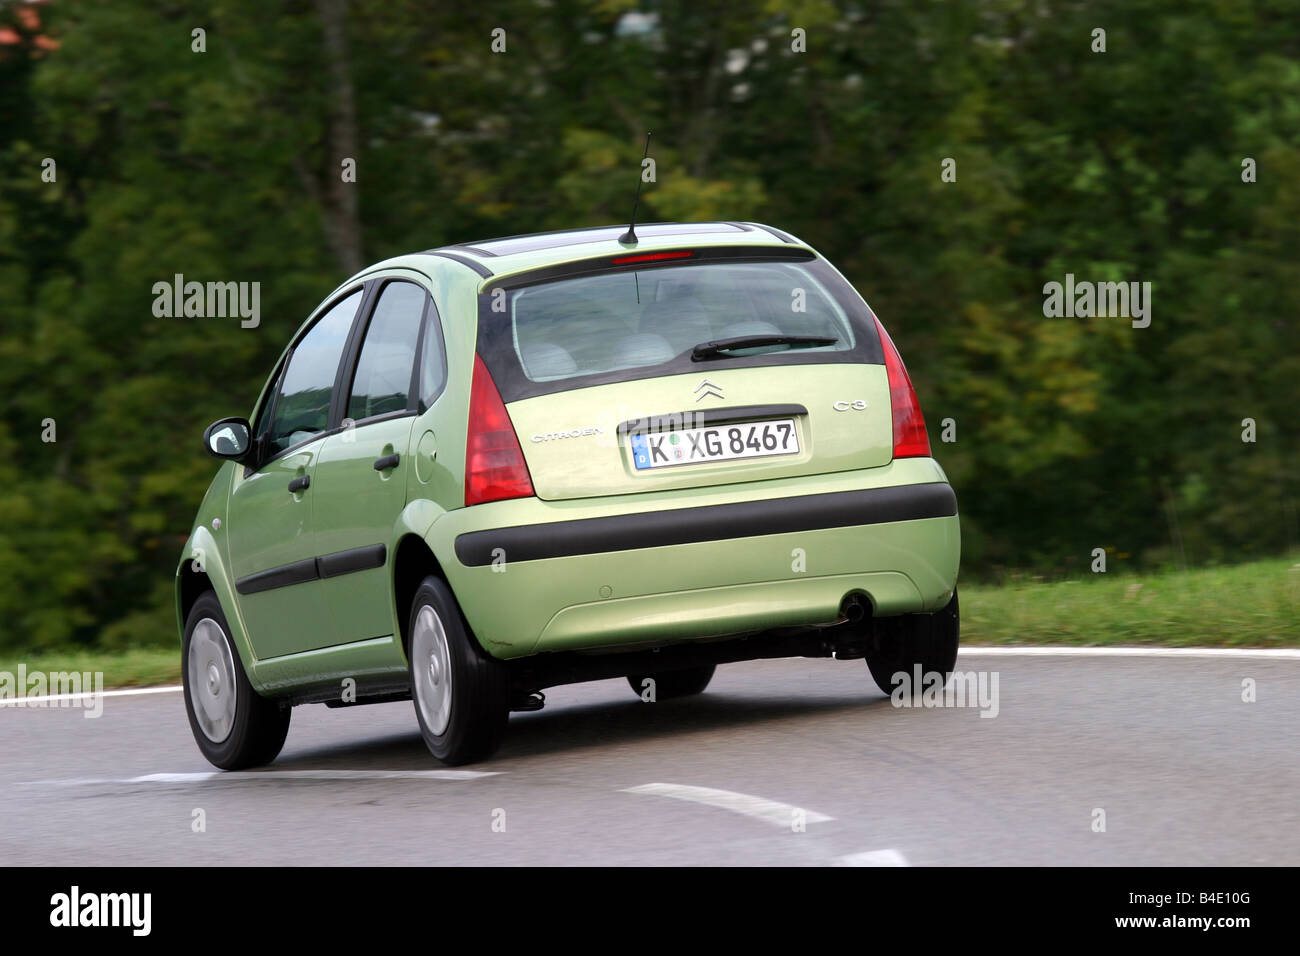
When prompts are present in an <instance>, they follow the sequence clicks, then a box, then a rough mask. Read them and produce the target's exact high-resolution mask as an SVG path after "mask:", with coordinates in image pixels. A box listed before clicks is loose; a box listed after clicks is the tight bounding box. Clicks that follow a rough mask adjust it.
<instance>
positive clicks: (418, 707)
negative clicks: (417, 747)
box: [408, 576, 510, 766]
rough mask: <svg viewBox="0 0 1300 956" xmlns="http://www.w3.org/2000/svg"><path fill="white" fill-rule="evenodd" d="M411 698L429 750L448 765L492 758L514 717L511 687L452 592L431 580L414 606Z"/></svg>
mask: <svg viewBox="0 0 1300 956" xmlns="http://www.w3.org/2000/svg"><path fill="white" fill-rule="evenodd" d="M409 633H410V635H411V645H410V653H409V655H408V656H409V658H410V662H411V696H412V698H413V699H414V701H415V716H416V719H418V720H419V722H420V733H421V735H423V737H424V742H425V744H426V745H427V746H428V748H429V751H430V752H431V753H432V754H433V755H434V756H435V757H437V758H438V759H439V760H441V761H442V762H443V763H445V764H449V765H451V766H455V765H457V764H464V763H472V762H473V761H475V760H482V759H483V758H484V757H488V756H490V755H491V754H492V752H493V751H494V750H496V749H497V747H498V746H499V745H500V743H501V738H502V737H503V736H504V735H505V730H506V722H507V721H508V720H509V718H510V682H509V680H508V678H507V675H506V673H505V668H504V667H503V666H502V665H501V662H500V661H497V660H494V659H493V658H491V657H489V656H488V654H487V653H486V652H485V651H484V650H483V649H482V648H481V647H479V646H478V641H476V640H475V639H474V637H473V636H472V635H471V634H470V632H469V626H468V625H467V624H466V623H465V619H464V617H462V616H461V613H460V605H458V604H457V603H456V598H455V596H453V595H452V593H451V589H450V588H448V587H447V585H446V583H445V582H443V581H442V580H441V579H439V578H436V577H433V576H430V577H427V578H425V579H424V580H423V581H422V582H421V583H420V588H419V590H417V591H416V592H415V600H414V601H412V602H411V625H410V631H409Z"/></svg>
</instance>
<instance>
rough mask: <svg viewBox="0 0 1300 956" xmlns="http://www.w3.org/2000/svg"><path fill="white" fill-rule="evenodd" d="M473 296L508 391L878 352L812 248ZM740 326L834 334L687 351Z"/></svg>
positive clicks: (867, 320) (862, 315)
mask: <svg viewBox="0 0 1300 956" xmlns="http://www.w3.org/2000/svg"><path fill="white" fill-rule="evenodd" d="M481 298H482V300H483V301H482V303H481V306H480V318H479V342H480V347H479V351H480V353H481V354H483V356H484V360H485V361H487V362H488V367H489V370H490V371H491V372H492V376H493V379H494V380H496V382H497V385H498V387H499V388H501V389H502V394H503V397H504V398H505V399H506V401H512V400H516V399H519V398H524V397H530V396H532V395H540V394H547V393H549V392H553V391H559V390H564V389H570V388H582V387H585V386H588V385H596V384H604V383H607V382H616V381H626V380H631V379H637V378H648V377H653V376H660V375H673V374H678V373H682V372H690V371H698V370H700V369H702V368H707V367H714V366H717V367H724V368H734V367H738V366H740V367H743V366H752V365H783V364H808V363H818V362H844V361H856V362H872V363H877V364H878V363H879V362H880V361H881V358H880V343H879V340H878V338H877V336H876V332H875V327H874V323H873V322H872V320H871V314H870V312H869V310H868V309H867V307H866V303H864V302H863V301H862V299H861V297H860V296H858V295H857V294H856V293H855V292H854V291H853V289H852V288H851V287H850V286H849V285H848V284H847V283H846V282H845V281H844V280H843V279H842V278H841V277H840V276H839V275H838V273H836V272H835V271H834V270H833V269H831V268H830V267H829V266H828V265H827V264H826V263H825V262H824V261H822V260H818V259H810V260H807V261H699V262H690V263H683V264H675V263H674V264H668V265H661V264H650V265H647V266H646V267H644V268H633V269H629V268H621V269H620V268H613V269H609V270H606V271H599V272H595V273H590V272H589V273H586V274H581V275H576V276H574V277H572V278H558V279H554V280H552V281H546V282H540V283H531V284H522V285H520V286H519V287H516V288H514V289H509V290H498V291H496V292H495V294H494V292H493V291H492V290H489V291H488V292H485V293H484V295H483V296H482V297H481ZM746 336H810V337H818V338H825V339H833V340H834V342H833V343H832V344H828V345H822V346H812V347H810V346H806V345H800V346H799V347H797V348H791V347H785V346H766V347H754V348H747V349H743V350H739V351H733V352H728V353H726V355H725V356H723V357H718V358H715V359H710V360H704V361H700V360H696V359H695V358H693V350H694V348H695V346H697V345H702V344H704V343H707V342H716V341H719V340H724V339H733V338H741V337H746Z"/></svg>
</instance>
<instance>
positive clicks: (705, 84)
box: [0, 0, 1300, 649]
mask: <svg viewBox="0 0 1300 956" xmlns="http://www.w3.org/2000/svg"><path fill="white" fill-rule="evenodd" d="M196 28H201V29H203V30H204V31H205V34H204V39H205V45H206V51H205V52H194V50H193V49H192V47H193V44H194V37H193V33H192V31H193V30H195V29H196ZM498 28H499V29H501V30H504V31H505V35H504V38H505V44H506V49H505V52H493V50H492V40H493V31H494V30H496V29H498ZM1098 28H1101V29H1104V30H1105V31H1106V33H1105V40H1106V51H1105V52H1104V53H1100V52H1093V49H1092V47H1093V46H1094V43H1095V41H1094V38H1093V31H1094V30H1096V29H1098ZM795 30H801V31H803V37H804V42H805V43H806V49H805V50H804V51H802V52H799V51H796V50H794V49H792V44H794V43H795V39H796V37H795V36H793V35H792V31H795ZM647 130H653V131H654V133H655V138H654V145H653V155H654V156H655V157H656V159H657V162H658V182H657V183H656V184H654V185H652V186H649V187H647V191H646V193H645V195H644V197H643V213H642V219H643V220H646V221H651V220H667V219H685V220H691V219H696V220H699V219H748V220H760V221H763V222H767V223H771V224H773V225H776V226H779V227H781V228H783V229H788V230H791V231H792V232H794V233H796V234H798V235H799V236H801V237H802V238H804V239H806V240H807V241H809V242H811V243H812V244H813V245H815V246H816V247H817V248H818V249H819V250H820V251H821V252H823V253H824V254H825V255H827V256H828V257H829V258H830V259H831V261H832V262H834V263H835V264H836V265H837V266H839V268H840V269H841V270H842V271H843V272H844V273H845V274H846V275H847V276H848V278H849V279H850V281H852V282H853V283H854V284H855V285H856V286H857V287H858V288H859V290H860V291H861V292H862V293H863V295H864V296H865V297H866V298H867V299H868V301H869V302H870V303H871V304H872V306H873V308H874V309H875V311H876V312H877V313H878V314H879V315H880V316H881V318H882V320H883V321H884V322H885V324H886V325H887V326H888V327H889V329H890V330H891V332H892V334H893V336H894V339H895V340H896V341H897V342H898V344H899V347H900V349H901V350H902V353H903V355H904V357H905V359H906V361H907V363H908V366H909V369H910V370H911V373H912V376H913V379H914V381H915V383H916V386H917V389H918V392H919V394H920V397H921V402H922V406H923V408H924V410H925V413H926V418H927V421H928V423H929V427H930V432H931V438H932V441H933V442H934V446H935V453H936V457H938V458H939V460H940V461H941V462H942V464H943V465H944V467H945V468H946V469H947V470H948V472H949V475H950V477H951V479H952V481H953V484H954V485H955V487H956V488H957V492H958V498H959V502H960V505H961V510H962V522H963V534H964V551H965V554H964V569H963V573H964V574H965V575H966V576H967V577H968V578H970V577H974V578H985V579H992V580H997V579H999V578H1001V577H1003V576H1006V575H1010V574H1021V573H1024V574H1031V575H1041V576H1043V577H1045V578H1057V577H1063V576H1069V575H1075V574H1083V573H1086V572H1087V571H1088V567H1089V563H1090V561H1091V551H1092V549H1093V548H1097V547H1104V548H1107V549H1110V550H1109V561H1110V567H1111V570H1112V571H1114V570H1120V569H1123V568H1125V567H1135V568H1148V569H1152V568H1174V569H1178V568H1184V567H1191V566H1197V565H1205V564H1215V563H1224V562H1235V561H1242V560H1248V559H1253V558H1255V557H1260V556H1264V555H1269V554H1279V553H1283V552H1285V551H1286V550H1287V549H1288V548H1292V547H1294V546H1295V545H1296V542H1297V537H1298V529H1297V515H1296V500H1297V491H1298V489H1300V479H1298V478H1297V464H1298V463H1300V462H1298V460H1297V458H1298V456H1297V437H1298V436H1300V429H1298V428H1297V424H1296V405H1297V397H1300V384H1298V383H1300V348H1298V347H1297V346H1298V345H1300V333H1298V332H1297V322H1296V318H1297V314H1298V313H1300V3H1297V2H1295V0H1261V2H1258V3H1247V2H1239V0H1121V2H1114V3H1078V2H1064V0H985V2H974V0H972V2H948V3H940V2H927V0H883V2H862V3H828V2H818V0H812V2H784V0H731V2H725V3H720V2H711V0H659V2H654V0H641V2H634V0H519V2H514V0H506V2H491V3H479V4H463V3H426V2H415V0H210V2H191V0H129V2H128V0H115V2H111V3H108V2H99V0H96V2H90V0H50V2H43V3H26V2H20V0H8V2H5V3H3V5H2V6H0V648H3V647H6V646H7V647H10V648H21V647H26V648H36V649H39V648H57V647H70V646H75V645H87V644H92V643H93V644H94V645H95V646H97V647H100V648H122V647H127V646H141V645H144V646H148V645H153V644H168V643H174V642H175V640H176V635H175V631H174V623H173V618H172V610H171V588H172V575H173V572H174V568H175V565H176V561H177V559H178V557H179V548H180V546H181V544H182V543H183V541H184V539H185V537H186V535H187V533H188V530H189V526H190V523H191V521H192V519H193V515H194V512H195V509H196V507H197V505H198V503H199V500H200V498H201V496H202V493H203V490H204V488H205V487H206V484H207V482H208V480H209V478H210V476H211V474H212V473H213V471H214V470H215V467H216V465H215V463H214V462H213V461H212V460H211V459H210V458H207V457H206V456H204V455H203V454H202V452H201V450H200V445H199V438H200V435H201V432H202V429H203V428H204V426H205V425H207V424H208V423H209V422H210V421H212V420H213V419H216V418H218V417H221V416H223V415H228V414H246V413H247V412H248V411H249V409H250V407H251V405H252V403H253V401H254V399H255V397H256V394H257V391H258V389H259V387H260V385H261V383H262V381H263V380H264V378H265V376H266V375H267V374H268V373H269V371H270V364H271V362H272V361H273V359H274V357H275V356H276V355H277V354H278V353H279V351H280V350H281V349H282V347H283V346H284V345H285V343H286V341H287V338H288V336H289V335H290V334H291V332H292V331H293V330H294V329H295V328H296V327H297V326H298V324H299V323H300V322H301V321H302V320H303V319H304V318H305V317H306V315H307V313H308V312H309V311H310V310H311V309H312V308H313V307H314V306H315V305H316V304H317V303H318V302H319V301H320V299H321V298H322V297H323V296H324V295H325V294H326V293H327V292H329V290H331V289H332V288H334V286H335V285H336V284H337V283H338V282H340V281H342V279H344V278H346V276H347V275H349V274H350V273H352V272H353V271H354V270H356V269H357V268H359V267H360V266H362V265H364V264H367V263H369V262H372V261H376V260H379V259H382V258H384V257H387V256H390V255H394V254H398V253H403V252H409V251H415V250H419V249H426V248H430V247H433V246H437V245H440V244H444V243H452V242H458V241H465V240H473V239H479V238H485V237H491V236H497V235H507V234H513V233H523V232H531V231H537V230H543V229H552V228H572V227H579V226H589V225H603V224H609V223H617V222H621V221H623V220H625V219H626V217H627V215H628V213H629V207H630V205H631V193H632V190H633V188H634V185H635V176H636V170H637V168H638V162H639V160H640V156H641V149H642V146H643V139H644V136H645V133H646V131H647ZM344 157H352V158H354V159H355V160H356V169H357V181H356V183H355V184H344V183H342V182H341V178H340V163H341V160H342V159H343V158H344ZM949 157H950V158H952V159H954V160H955V161H956V167H955V168H956V177H957V178H956V181H955V182H944V181H942V179H941V176H940V174H941V163H942V161H943V160H944V159H945V158H949ZM46 158H52V159H53V160H54V161H55V164H56V165H55V169H56V173H57V178H56V180H55V181H54V182H48V181H45V179H43V176H42V173H43V172H44V171H45V170H46V169H47V168H48V164H43V160H45V159H46ZM1247 158H1250V159H1253V160H1254V163H1255V167H1256V177H1257V181H1256V182H1243V178H1242V173H1243V165H1242V164H1243V160H1245V159H1247ZM1067 272H1069V273H1073V274H1074V275H1075V276H1076V278H1077V279H1086V280H1092V281H1107V280H1114V281H1126V282H1128V281H1137V282H1151V283H1152V287H1153V308H1152V312H1151V325H1150V327H1149V328H1146V329H1134V328H1131V327H1130V324H1129V322H1128V321H1127V320H1124V319H1120V318H1099V319H1068V318H1061V319H1047V318H1044V316H1043V311H1042V306H1043V285H1044V283H1046V282H1049V281H1063V280H1064V278H1065V274H1066V273H1067ZM176 273H182V274H183V275H184V276H185V277H186V279H197V280H199V281H236V282H252V281H257V282H260V283H261V312H262V321H261V325H260V326H259V327H258V328H256V329H242V328H240V325H239V320H238V318H231V319H221V318H202V319H195V318H190V319H183V318H182V319H175V318H162V319H160V318H155V317H154V316H153V314H152V304H153V293H152V286H153V284H154V283H155V282H158V281H170V280H171V277H172V276H173V275H174V274H176ZM946 418H952V419H954V420H955V421H956V439H957V440H956V441H955V442H953V443H949V444H945V443H942V442H940V440H939V437H940V422H941V421H942V420H943V419H946ZM1246 418H1251V419H1253V420H1254V421H1255V423H1256V429H1257V435H1256V437H1257V440H1256V441H1255V442H1254V443H1246V442H1243V441H1242V432H1243V425H1242V420H1243V419H1246ZM46 419H53V420H54V422H55V428H56V432H55V435H54V436H53V437H55V438H56V440H55V441H53V442H50V441H44V440H42V439H43V433H45V432H46V431H47V428H46V426H45V425H43V422H45V420H46ZM46 437H50V436H48V435H47V436H46Z"/></svg>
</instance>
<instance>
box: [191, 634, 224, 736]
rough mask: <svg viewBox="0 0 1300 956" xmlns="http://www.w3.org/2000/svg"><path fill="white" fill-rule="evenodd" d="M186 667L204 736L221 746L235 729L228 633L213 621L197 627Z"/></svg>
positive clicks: (200, 727)
mask: <svg viewBox="0 0 1300 956" xmlns="http://www.w3.org/2000/svg"><path fill="white" fill-rule="evenodd" d="M186 666H187V669H188V672H189V678H190V709H191V710H192V711H193V712H194V719H195V720H196V721H197V723H198V725H199V729H200V730H202V731H203V736H205V737H207V738H208V739H209V740H211V741H212V742H213V743H214V744H219V743H221V742H222V741H223V740H225V739H226V738H227V737H229V736H230V731H231V730H232V729H233V728H234V726H235V703H236V702H235V696H236V695H235V661H234V658H233V657H232V656H231V654H230V643H229V642H228V641H227V640H226V635H225V632H224V631H223V630H222V629H221V625H220V624H218V623H217V622H216V621H214V620H213V619H212V618H210V617H205V618H204V619H203V620H201V621H199V623H198V624H196V625H194V633H193V634H191V635H190V655H189V660H188V661H187V662H186Z"/></svg>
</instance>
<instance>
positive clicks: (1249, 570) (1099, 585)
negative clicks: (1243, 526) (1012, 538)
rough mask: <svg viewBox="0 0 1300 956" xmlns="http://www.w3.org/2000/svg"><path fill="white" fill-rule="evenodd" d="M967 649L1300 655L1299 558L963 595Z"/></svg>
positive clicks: (969, 590) (1016, 583) (989, 588)
mask: <svg viewBox="0 0 1300 956" xmlns="http://www.w3.org/2000/svg"><path fill="white" fill-rule="evenodd" d="M961 639H962V643H963V644H1073V645H1104V644H1130V645H1139V644H1154V645H1160V646H1164V647H1193V646H1195V647H1300V556H1292V557H1289V558H1274V559H1270V560H1265V561H1254V562H1251V563H1249V564H1238V565H1232V566H1227V567H1217V568H1201V569H1196V570H1190V571H1163V572H1160V573H1156V574H1144V575H1133V574H1090V575H1088V576H1086V577H1084V578H1078V579H1074V580H1068V581H1054V582H1040V581H1035V580H1033V579H1032V578H1028V577H1024V578H1013V579H1012V580H1010V581H1008V582H1007V583H1005V584H1001V585H970V586H965V585H963V586H962V588H961Z"/></svg>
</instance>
